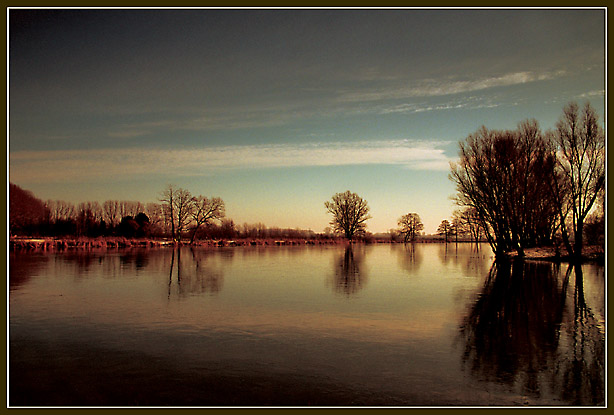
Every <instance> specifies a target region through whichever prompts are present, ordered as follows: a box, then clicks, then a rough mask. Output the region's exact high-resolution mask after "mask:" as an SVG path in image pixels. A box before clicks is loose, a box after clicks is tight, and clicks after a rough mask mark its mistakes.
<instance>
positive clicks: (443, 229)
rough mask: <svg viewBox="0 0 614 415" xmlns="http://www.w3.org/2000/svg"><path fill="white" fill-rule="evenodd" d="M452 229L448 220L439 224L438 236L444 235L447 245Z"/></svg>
mask: <svg viewBox="0 0 614 415" xmlns="http://www.w3.org/2000/svg"><path fill="white" fill-rule="evenodd" d="M451 229H452V226H451V225H450V222H449V221H448V220H447V219H444V220H442V221H441V223H440V224H439V228H437V234H438V235H442V236H443V237H444V240H445V241H446V243H448V235H449V234H450V231H451Z"/></svg>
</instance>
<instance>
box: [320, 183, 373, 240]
mask: <svg viewBox="0 0 614 415" xmlns="http://www.w3.org/2000/svg"><path fill="white" fill-rule="evenodd" d="M324 206H325V207H326V209H327V210H328V213H330V214H332V215H333V219H332V220H331V222H330V225H331V226H332V228H333V230H334V231H335V232H343V233H344V234H345V237H346V238H347V239H349V240H350V241H351V240H352V238H354V236H356V235H361V234H364V232H365V229H366V228H367V225H366V223H365V222H366V221H367V220H368V219H370V218H371V216H370V215H369V206H368V205H367V201H366V200H364V199H363V198H361V197H360V196H358V195H357V194H356V193H351V192H350V191H349V190H347V191H346V192H344V193H336V194H335V195H334V196H333V197H332V200H330V201H326V202H324Z"/></svg>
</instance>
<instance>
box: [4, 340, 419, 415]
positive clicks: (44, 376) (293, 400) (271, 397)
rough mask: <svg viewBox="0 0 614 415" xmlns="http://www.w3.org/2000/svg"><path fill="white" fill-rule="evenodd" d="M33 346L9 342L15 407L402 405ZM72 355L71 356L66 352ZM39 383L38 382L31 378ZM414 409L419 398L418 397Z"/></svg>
mask: <svg viewBox="0 0 614 415" xmlns="http://www.w3.org/2000/svg"><path fill="white" fill-rule="evenodd" d="M61 347H62V350H57V349H56V348H54V347H53V346H52V345H50V344H48V343H42V342H38V341H36V339H33V338H18V339H12V340H11V350H12V351H13V350H16V349H17V348H18V349H19V352H11V369H10V372H9V373H10V382H11V388H10V394H9V404H10V405H11V406H131V407H133V406H233V407H235V406H365V405H377V406H382V405H397V406H398V405H403V404H406V403H407V396H404V397H402V398H401V397H398V396H392V395H390V394H386V393H382V392H381V391H379V390H377V391H376V390H373V391H370V390H365V389H364V388H358V387H356V388H354V387H352V385H348V384H342V383H338V382H335V381H333V380H332V379H330V378H328V377H326V376H321V375H317V374H310V373H308V371H306V372H305V373H301V374H297V373H295V372H284V371H282V370H277V369H276V368H275V367H271V366H268V365H263V364H259V363H257V362H254V361H243V360H240V359H236V361H228V360H222V361H217V362H206V363H203V362H200V363H199V362H195V363H194V364H193V365H190V364H185V362H177V361H174V360H173V359H168V358H167V357H160V356H155V355H150V354H147V353H142V352H137V351H127V350H123V351H120V350H108V349H98V348H96V347H95V346H93V345H85V344H78V343H73V344H69V343H64V344H63V345H62V346H61ZM68 349H70V350H68ZM34 377H35V378H36V379H37V382H32V379H33V378H34ZM414 399H416V401H417V400H418V399H419V397H417V396H416V397H414Z"/></svg>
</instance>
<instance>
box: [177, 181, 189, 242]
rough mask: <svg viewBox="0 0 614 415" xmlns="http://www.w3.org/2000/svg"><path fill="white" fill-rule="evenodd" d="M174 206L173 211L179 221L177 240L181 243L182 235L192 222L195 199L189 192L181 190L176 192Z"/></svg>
mask: <svg viewBox="0 0 614 415" xmlns="http://www.w3.org/2000/svg"><path fill="white" fill-rule="evenodd" d="M173 204H174V207H173V211H174V212H175V218H176V220H177V228H176V230H177V240H178V241H181V236H182V233H183V231H184V230H185V229H186V228H187V227H188V225H189V223H190V220H191V215H192V210H193V207H194V205H193V204H194V197H192V194H191V193H190V192H189V191H188V190H185V189H182V188H179V189H177V190H176V191H175V197H174V198H173Z"/></svg>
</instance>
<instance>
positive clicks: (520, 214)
mask: <svg viewBox="0 0 614 415" xmlns="http://www.w3.org/2000/svg"><path fill="white" fill-rule="evenodd" d="M459 155H460V161H459V163H458V164H452V166H451V167H452V172H451V174H450V178H451V180H452V181H454V182H455V183H456V189H457V196H456V201H457V203H458V204H459V205H460V206H464V207H467V208H471V209H474V211H475V212H476V215H477V218H478V220H479V222H480V227H481V229H482V230H483V231H484V233H485V235H486V238H487V240H488V242H489V243H490V245H491V247H492V248H493V251H494V252H495V255H496V256H500V255H504V254H506V253H507V252H508V251H510V250H512V249H516V250H517V251H518V253H519V254H520V255H523V254H524V248H527V247H531V246H536V245H539V244H544V243H547V242H549V241H550V240H551V238H552V234H553V233H554V228H555V224H556V208H555V206H556V203H555V198H554V196H553V195H552V193H551V192H545V191H544V183H547V182H548V180H549V179H548V178H549V177H551V176H552V172H553V171H554V166H555V163H556V159H555V155H554V154H553V153H552V152H551V151H550V147H549V146H548V143H547V141H546V139H545V138H544V136H543V134H542V133H541V132H540V130H539V126H538V124H537V122H536V121H535V120H530V121H524V122H521V123H520V124H519V125H518V128H517V129H516V130H511V131H510V130H506V131H497V130H488V129H486V128H485V127H482V128H481V129H479V130H478V131H477V132H476V133H474V134H471V135H470V136H469V137H467V139H466V141H465V142H464V143H463V142H461V143H460V152H459Z"/></svg>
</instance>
